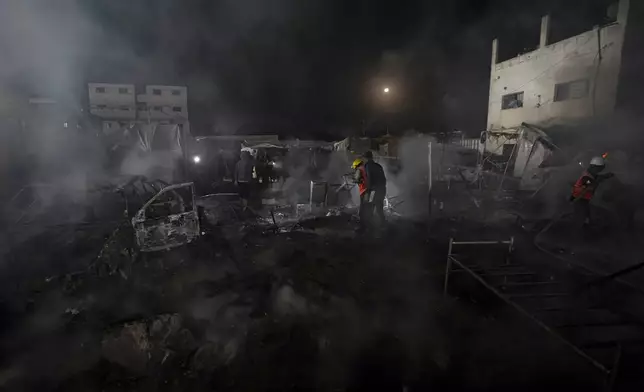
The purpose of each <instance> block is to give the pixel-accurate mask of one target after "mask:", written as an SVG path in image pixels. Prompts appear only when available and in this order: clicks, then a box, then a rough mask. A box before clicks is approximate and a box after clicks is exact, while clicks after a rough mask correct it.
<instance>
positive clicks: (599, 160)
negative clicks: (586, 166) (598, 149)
mask: <svg viewBox="0 0 644 392" xmlns="http://www.w3.org/2000/svg"><path fill="white" fill-rule="evenodd" d="M590 164H591V165H592V166H606V162H605V161H604V158H602V157H593V159H591V160H590Z"/></svg>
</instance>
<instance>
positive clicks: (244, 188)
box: [234, 151, 257, 210]
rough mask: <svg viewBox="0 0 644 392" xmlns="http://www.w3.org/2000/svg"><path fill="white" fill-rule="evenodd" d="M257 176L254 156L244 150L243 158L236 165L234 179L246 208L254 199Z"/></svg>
mask: <svg viewBox="0 0 644 392" xmlns="http://www.w3.org/2000/svg"><path fill="white" fill-rule="evenodd" d="M256 177H257V175H256V173H255V162H254V161H253V157H252V156H251V155H250V153H249V152H248V151H242V152H241V159H240V160H239V161H238V162H237V164H236V165H235V173H234V181H235V185H237V189H238V192H239V196H240V197H241V199H242V205H243V207H244V210H245V209H246V208H247V207H248V203H249V201H252V200H253V196H254V185H255V184H254V182H255V178H256Z"/></svg>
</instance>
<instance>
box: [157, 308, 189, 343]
mask: <svg viewBox="0 0 644 392" xmlns="http://www.w3.org/2000/svg"><path fill="white" fill-rule="evenodd" d="M181 324H182V319H181V316H180V315H178V314H162V315H161V316H158V317H157V318H156V319H154V320H153V321H152V323H151V325H150V337H151V338H152V339H154V340H158V341H161V342H165V341H166V340H167V339H168V337H170V336H171V335H173V334H176V333H177V332H179V330H180V329H181Z"/></svg>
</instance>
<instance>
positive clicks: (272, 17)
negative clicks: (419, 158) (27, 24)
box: [0, 0, 610, 137]
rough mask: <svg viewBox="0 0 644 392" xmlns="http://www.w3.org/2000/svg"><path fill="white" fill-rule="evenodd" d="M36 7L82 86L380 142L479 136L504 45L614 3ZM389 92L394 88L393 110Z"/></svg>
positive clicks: (219, 126) (228, 117)
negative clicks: (175, 90) (183, 92)
mask: <svg viewBox="0 0 644 392" xmlns="http://www.w3.org/2000/svg"><path fill="white" fill-rule="evenodd" d="M26 1H27V2H28V3H30V2H31V3H39V4H40V6H39V7H37V8H36V7H34V10H36V11H34V10H24V9H23V10H22V11H21V12H32V13H33V12H38V13H40V12H43V15H39V18H37V19H36V20H37V21H40V20H45V21H46V22H47V26H46V27H45V28H42V29H41V31H40V32H39V33H40V34H42V35H43V36H47V35H49V36H53V37H58V36H60V37H62V38H60V39H58V40H56V39H55V38H52V39H51V40H50V41H51V42H47V41H44V40H43V42H47V44H46V47H45V44H43V47H45V49H46V50H53V49H51V47H52V46H53V47H55V46H56V45H57V44H60V45H62V46H65V45H68V46H70V48H68V49H69V50H68V52H70V53H72V54H73V55H74V56H76V58H77V60H78V61H76V63H75V64H74V65H75V66H76V68H77V69H76V68H75V69H74V72H73V75H72V78H75V79H81V78H82V79H84V80H82V81H80V82H79V83H78V85H82V83H83V82H86V81H102V82H124V83H139V84H143V83H156V84H181V85H187V86H188V87H189V93H190V111H191V112H190V118H191V122H192V124H193V126H192V129H193V130H194V132H195V133H197V134H207V133H212V132H217V133H235V132H237V133H258V132H271V133H272V132H277V133H280V134H283V135H290V136H299V137H331V136H333V137H336V136H339V135H346V134H349V133H352V132H359V130H360V129H361V128H362V127H365V128H367V130H368V131H369V132H374V133H375V132H378V131H382V129H384V127H385V125H387V124H388V125H390V128H391V129H392V130H394V131H400V130H404V129H409V128H416V129H419V130H422V131H425V132H432V131H444V130H449V129H454V128H456V129H461V130H463V131H466V132H469V133H472V134H478V133H479V132H480V131H481V130H483V128H484V127H485V118H486V112H487V94H488V75H489V62H490V49H491V41H492V39H493V38H494V37H496V36H498V37H499V38H500V40H501V44H500V51H501V53H500V55H501V57H502V58H503V57H505V58H509V57H512V56H514V55H516V54H517V53H519V52H521V51H525V50H529V49H531V48H534V47H535V46H536V45H537V43H538V40H539V23H540V16H541V15H542V14H544V13H546V12H548V10H550V11H552V12H554V20H553V29H554V31H553V35H554V38H555V39H556V38H563V37H565V36H566V35H572V34H575V33H578V32H581V31H584V30H588V29H590V28H592V26H593V25H594V24H598V23H602V22H603V21H604V19H605V15H606V7H607V4H609V3H610V1H606V0H587V1H575V2H561V1H554V0H544V1H536V0H531V1H527V0H513V1H511V0H443V1H430V0H426V1H420V0H368V1H367V0H360V1H358V0H305V1H303V0H216V1H207V0H176V1H172V0H131V1H114V0H86V1H81V0H78V1H73V0H65V1H63V0H61V2H60V3H56V4H57V6H52V3H51V2H47V1H36V0H26ZM62 3H65V4H68V8H67V9H65V8H64V7H61V6H60V5H59V4H62ZM568 3H574V4H568ZM14 12H15V10H12V11H11V12H5V13H4V15H5V17H10V16H9V15H10V14H12V13H14ZM52 15H54V16H52ZM70 15H71V16H70ZM58 19H61V20H58ZM562 22H565V23H562ZM35 24H36V22H34V23H32V26H34V25H35ZM51 29H55V30H56V31H55V33H56V34H52V32H51V31H49V30H51ZM34 34H35V33H34ZM5 35H6V34H5ZM32 39H38V38H32ZM70 41H71V43H70ZM30 42H32V41H30ZM5 45H6V42H5ZM30 45H31V44H30ZM1 48H2V47H1V46H0V49H1ZM57 52H58V51H57ZM30 55H31V54H30ZM56 56H57V55H56ZM56 56H54V57H56ZM32 57H33V56H31V57H28V56H27V57H26V58H28V59H30V60H31V59H32ZM48 57H49V58H45V59H43V62H48V61H49V62H51V61H52V59H51V58H50V57H52V56H48ZM70 57H71V56H70ZM61 58H62V56H61ZM61 61H63V60H61ZM62 64H63V65H60V67H64V66H65V65H66V64H65V63H64V62H63V63H62ZM21 70H22V68H21ZM0 72H3V70H2V69H0ZM21 72H23V71H21ZM43 73H44V72H43ZM3 75H10V73H8V72H3V74H0V77H2V76H3ZM23 76H24V72H23ZM27 76H28V74H27ZM45 77H46V76H45ZM384 85H388V86H391V88H392V92H393V94H392V95H391V96H390V97H388V98H387V101H384V100H383V99H382V96H381V95H382V94H381V89H382V86H384Z"/></svg>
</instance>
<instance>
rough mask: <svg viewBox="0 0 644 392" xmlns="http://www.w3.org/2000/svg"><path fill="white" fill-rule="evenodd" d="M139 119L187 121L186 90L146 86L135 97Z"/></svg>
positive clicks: (182, 88) (183, 88) (172, 87)
mask: <svg viewBox="0 0 644 392" xmlns="http://www.w3.org/2000/svg"><path fill="white" fill-rule="evenodd" d="M137 100H138V102H139V108H138V115H139V118H140V119H146V120H147V119H150V120H151V121H173V120H174V121H176V122H178V123H180V122H183V121H187V119H188V89H187V88H186V87H179V86H146V87H145V94H141V95H138V96H137Z"/></svg>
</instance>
